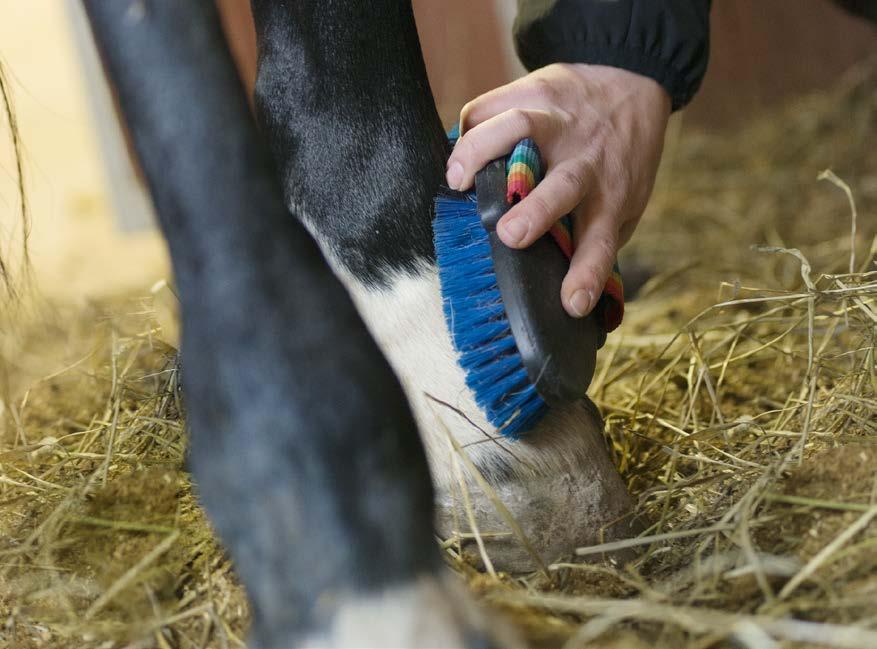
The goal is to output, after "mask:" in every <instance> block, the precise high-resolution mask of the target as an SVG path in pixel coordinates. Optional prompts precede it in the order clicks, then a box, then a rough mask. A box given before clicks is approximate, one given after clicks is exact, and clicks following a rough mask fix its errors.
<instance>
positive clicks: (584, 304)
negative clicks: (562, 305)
mask: <svg viewBox="0 0 877 649" xmlns="http://www.w3.org/2000/svg"><path fill="white" fill-rule="evenodd" d="M593 302H594V294H593V293H591V291H586V290H585V289H583V288H580V289H579V290H577V291H576V292H575V293H573V294H572V295H571V296H570V298H569V307H570V309H571V310H572V312H573V314H574V315H575V316H576V317H577V318H581V317H582V316H585V315H587V314H588V313H590V311H591V304H592V303H593Z"/></svg>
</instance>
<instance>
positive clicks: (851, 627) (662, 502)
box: [0, 65, 877, 649]
mask: <svg viewBox="0 0 877 649" xmlns="http://www.w3.org/2000/svg"><path fill="white" fill-rule="evenodd" d="M875 136H877V65H865V66H863V67H861V68H860V69H858V70H856V71H854V72H853V73H852V74H851V75H849V76H848V77H846V78H844V79H843V80H840V81H839V83H838V86H837V88H835V89H833V90H832V91H831V92H829V93H826V94H824V95H820V96H815V97H812V98H809V99H806V100H803V101H801V102H799V103H797V104H795V105H794V106H790V107H789V108H788V109H786V110H783V111H779V112H776V113H774V114H771V115H768V116H765V117H764V118H763V119H760V120H758V121H757V122H756V123H753V124H751V125H750V126H748V127H747V128H745V129H743V130H741V131H739V132H734V133H728V134H724V135H707V134H702V133H695V132H690V131H688V130H686V129H685V128H684V126H682V125H680V124H679V123H678V122H677V123H676V125H675V127H674V132H673V133H671V136H670V140H669V143H668V151H667V155H666V161H665V165H664V167H663V170H662V173H661V176H660V178H659V183H658V187H657V190H656V196H655V200H654V201H653V204H652V206H651V208H650V211H649V214H648V215H647V217H646V218H645V219H644V221H643V223H642V226H641V228H640V230H639V232H638V236H637V238H636V240H635V242H634V243H632V244H631V246H630V249H629V250H628V251H627V252H626V256H633V255H635V256H636V258H637V260H638V261H639V263H644V264H646V265H648V266H649V267H650V268H651V269H652V270H653V273H654V275H653V277H652V279H651V280H650V281H649V282H648V283H647V284H646V285H645V287H644V289H643V291H642V294H641V296H640V297H639V299H637V300H636V301H634V302H632V303H631V304H630V305H629V308H628V313H627V317H626V321H625V323H624V325H623V326H622V328H621V329H620V330H619V331H618V332H617V333H615V334H613V335H612V336H611V337H610V339H609V342H608V343H607V346H606V347H605V348H604V350H603V351H602V352H601V358H600V367H599V368H598V372H597V375H596V378H595V381H594V384H593V385H592V389H591V393H592V396H593V398H594V400H595V402H596V403H597V404H598V406H599V407H600V408H601V410H602V412H603V414H604V417H605V419H606V440H607V445H608V446H609V448H610V449H611V451H612V453H613V457H614V458H615V461H616V463H617V465H618V467H619V469H620V471H621V472H622V474H623V475H624V477H625V479H626V480H627V482H628V484H629V486H630V489H631V491H632V493H633V494H634V495H635V497H636V498H637V502H638V505H637V508H638V512H639V513H640V514H641V515H642V516H643V517H644V518H645V519H647V520H648V521H650V522H651V523H652V524H651V526H650V527H649V529H647V530H646V531H645V533H644V536H643V537H642V538H640V539H636V540H632V541H631V542H630V544H629V545H630V546H631V547H634V548H636V549H637V551H638V555H637V558H636V559H635V560H634V561H632V562H630V563H629V564H626V565H619V564H616V563H612V562H611V561H603V560H602V557H603V554H604V553H605V552H606V551H608V550H610V549H612V548H605V547H598V548H583V549H581V550H580V553H579V556H578V557H577V559H576V560H575V561H572V562H564V563H562V564H555V565H552V566H551V568H550V570H549V573H548V574H547V575H543V574H535V575H531V576H528V577H526V578H521V579H519V578H511V577H508V576H504V575H500V576H498V577H497V578H494V577H490V576H487V575H484V574H481V573H479V572H478V571H476V570H475V569H474V568H472V567H471V566H468V565H465V564H463V563H461V562H460V561H458V560H457V559H456V557H457V556H458V551H459V547H458V544H457V543H455V542H453V540H452V542H451V543H448V544H446V547H445V553H446V556H447V559H448V563H449V564H450V565H451V566H452V567H453V568H454V569H455V570H457V571H458V572H459V573H460V575H461V576H462V577H463V578H464V579H466V580H467V581H468V582H469V583H470V585H471V586H472V588H473V589H474V590H475V591H476V592H477V593H478V594H479V597H480V598H481V599H482V600H483V601H485V602H486V603H488V604H489V605H490V606H491V607H493V608H494V609H495V610H497V611H498V612H499V614H500V615H503V616H505V617H506V618H507V619H509V620H511V621H512V623H513V624H515V625H516V626H518V628H520V629H521V631H522V633H523V634H524V635H525V636H526V637H527V638H528V640H529V642H530V643H531V645H532V646H539V647H565V648H567V649H572V648H574V647H600V648H601V649H602V648H605V649H609V648H622V647H624V648H633V649H637V648H640V647H666V648H668V649H670V648H673V649H676V648H689V647H690V648H700V649H706V648H707V647H732V646H733V647H739V646H742V647H752V648H762V647H764V648H768V647H798V646H801V647H803V646H808V647H809V646H819V647H861V648H863V649H864V648H871V647H875V646H877V603H875V602H877V524H875V523H874V522H873V519H874V518H875V517H877V447H875V445H874V443H875V440H877V416H875V414H877V369H875V337H877V267H875V264H874V255H875V252H877V248H875V244H874V236H875V233H877V219H875V214H877V149H875V147H873V141H874V138H875ZM826 169H831V170H832V172H833V173H832V174H822V179H821V180H819V179H818V176H819V174H820V172H823V171H824V170H826ZM847 187H848V188H849V190H850V192H849V195H848V194H847V192H846V188H847ZM851 199H852V200H854V205H851ZM92 204H94V203H92ZM101 209H104V208H101ZM853 214H855V218H853V216H852V215H853ZM95 218H98V217H95ZM86 220H87V219H86ZM854 226H855V227H854ZM79 240H80V241H82V246H81V247H80V248H79V253H78V254H79V256H80V258H83V259H86V258H88V257H89V256H90V255H101V254H104V253H102V252H100V250H99V248H101V247H102V246H106V245H112V244H113V242H112V241H108V240H107V239H106V237H105V236H102V237H97V238H96V240H95V241H88V240H87V239H79ZM119 245H125V244H122V243H120V244H119ZM753 245H761V246H763V247H762V248H761V249H758V250H754V249H753V248H752V246H753ZM151 246H159V244H157V243H155V242H154V241H153V240H150V242H149V243H148V244H146V247H151ZM154 250H155V251H156V253H155V254H157V255H159V258H161V254H162V253H161V251H160V247H159V248H156V249H154ZM117 252H118V250H116V253H117ZM116 253H112V254H116ZM144 254H145V253H144ZM150 258H151V257H150ZM83 263H88V262H83ZM144 263H156V262H144ZM162 263H163V262H161V261H159V262H157V263H156V268H158V269H160V268H161V265H162ZM74 266H75V265H74ZM76 268H77V269H78V271H81V268H79V267H76ZM53 272H54V271H53ZM71 272H73V271H71ZM101 272H102V273H103V274H106V270H105V268H104V269H103V270H102V271H101ZM157 272H158V271H157ZM58 273H59V274H63V273H61V271H58ZM37 275H38V279H43V280H44V278H40V277H39V275H40V273H39V272H38V273H37ZM76 276H78V275H76ZM147 276H148V275H147ZM155 278H156V279H157V277H155ZM98 279H101V278H100V277H98ZM93 280H94V278H92V281H93ZM144 280H145V277H140V278H139V280H138V281H140V282H141V283H140V284H138V286H140V290H132V288H131V287H130V286H125V285H122V286H119V287H118V288H117V290H115V291H108V292H106V293H103V294H98V295H94V294H93V295H92V297H91V298H90V299H87V300H84V299H75V300H73V299H70V300H67V299H65V298H64V292H63V291H58V290H52V291H44V292H43V293H42V294H41V295H40V294H37V297H35V298H33V299H32V300H29V301H28V302H27V303H26V304H25V305H23V306H20V307H18V308H17V309H15V311H14V312H7V313H5V315H4V323H3V325H4V326H3V328H2V330H0V354H2V360H3V372H2V375H0V378H2V381H0V388H2V392H0V396H2V402H0V405H2V420H0V421H2V424H0V426H2V428H0V647H6V646H8V647H16V648H21V649H30V648H31V647H46V648H58V649H67V648H73V647H77V648H88V649H90V648H94V649H97V648H101V649H111V648H115V647H132V648H133V647H143V648H146V647H159V648H162V649H164V648H167V647H185V648H188V647H217V648H223V649H224V648H225V647H240V646H243V638H244V637H245V634H246V627H247V621H248V612H247V606H246V600H245V596H244V593H243V591H242V589H241V587H240V586H239V585H238V584H237V582H236V581H235V578H234V574H233V571H232V568H231V566H230V564H229V562H228V560H227V559H226V557H225V556H224V554H223V552H222V548H221V547H220V546H219V545H218V543H217V542H216V540H215V539H214V537H213V536H212V534H211V531H210V528H209V526H208V524H207V522H206V520H205V518H204V516H203V514H202V513H201V511H200V510H199V508H198V506H197V502H196V495H195V494H194V493H193V490H192V486H191V484H190V482H189V478H188V474H187V472H186V468H185V447H186V436H185V430H184V420H183V406H182V403H181V395H180V393H179V389H178V384H177V381H178V368H177V366H176V354H175V350H174V349H173V347H171V346H170V345H169V344H168V343H167V342H166V341H167V340H168V339H171V340H172V338H173V336H168V335H167V334H166V333H162V330H161V327H160V325H159V322H160V321H161V322H167V317H166V314H163V312H164V310H163V309H162V310H160V311H161V312H157V311H156V308H155V303H154V299H153V296H152V295H150V294H149V291H148V288H149V283H143V282H144ZM62 285H63V284H62ZM53 286H55V287H57V286H58V284H57V283H55V284H53ZM77 295H78V293H77ZM163 296H164V297H163V298H162V299H165V300H166V299H167V295H166V294H163Z"/></svg>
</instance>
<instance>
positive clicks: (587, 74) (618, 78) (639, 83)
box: [560, 63, 673, 120]
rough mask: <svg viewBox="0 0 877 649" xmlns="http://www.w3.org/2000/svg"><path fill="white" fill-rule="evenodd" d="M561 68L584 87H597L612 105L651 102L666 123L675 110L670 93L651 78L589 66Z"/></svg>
mask: <svg viewBox="0 0 877 649" xmlns="http://www.w3.org/2000/svg"><path fill="white" fill-rule="evenodd" d="M560 65H562V66H564V67H565V68H567V69H568V70H569V71H570V72H571V73H572V74H574V75H575V76H576V77H577V78H579V79H580V80H581V81H582V82H583V83H586V84H589V85H592V86H593V85H596V86H597V87H598V88H599V90H600V92H601V93H602V94H604V95H605V96H606V97H607V98H609V99H610V100H611V103H612V104H615V103H616V102H622V101H627V100H630V99H634V100H636V101H637V102H647V103H648V104H649V105H650V106H652V107H654V109H655V110H656V111H657V112H658V114H659V115H660V116H661V117H662V118H663V119H665V120H666V119H669V117H670V113H671V112H672V107H673V102H672V98H671V97H670V93H669V92H667V89H666V88H664V86H662V85H661V84H660V83H658V82H657V81H655V80H654V79H652V78H651V77H647V76H645V75H643V74H639V73H637V72H631V71H630V70H625V69H624V68H616V67H613V66H609V65H591V64H589V63H562V64H560Z"/></svg>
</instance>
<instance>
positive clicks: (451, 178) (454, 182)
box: [447, 162, 463, 189]
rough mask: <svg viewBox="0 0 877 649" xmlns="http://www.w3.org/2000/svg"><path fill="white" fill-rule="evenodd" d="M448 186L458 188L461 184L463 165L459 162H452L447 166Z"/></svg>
mask: <svg viewBox="0 0 877 649" xmlns="http://www.w3.org/2000/svg"><path fill="white" fill-rule="evenodd" d="M447 179H448V187H450V188H451V189H460V185H462V184H463V165H461V164H460V163H459V162H452V163H451V166H450V167H448V174H447Z"/></svg>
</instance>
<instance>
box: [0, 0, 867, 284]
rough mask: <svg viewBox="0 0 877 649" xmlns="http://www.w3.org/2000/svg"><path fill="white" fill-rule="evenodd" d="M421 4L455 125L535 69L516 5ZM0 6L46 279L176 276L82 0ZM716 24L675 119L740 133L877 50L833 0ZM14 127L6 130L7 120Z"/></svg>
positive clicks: (244, 42) (250, 47)
mask: <svg viewBox="0 0 877 649" xmlns="http://www.w3.org/2000/svg"><path fill="white" fill-rule="evenodd" d="M216 1H217V4H218V6H219V8H220V10H221V12H222V16H223V20H224V23H225V26H226V29H227V33H228V35H229V41H230V45H231V49H232V51H233V53H234V55H235V58H236V61H237V63H238V65H239V69H240V73H241V78H242V80H243V82H244V84H245V85H246V87H247V88H252V84H253V79H254V75H255V61H256V55H255V38H254V34H253V27H252V21H251V17H250V13H249V3H248V0H216ZM414 5H415V11H416V15H417V20H418V27H419V29H420V31H421V38H422V42H423V47H424V52H425V57H426V61H427V67H428V69H429V74H430V80H431V83H432V88H433V92H434V94H435V96H436V101H437V105H438V107H439V112H440V114H441V116H442V119H443V120H444V122H445V123H452V122H453V121H454V120H455V116H456V115H457V113H458V111H459V109H460V107H461V106H462V105H463V104H464V103H465V102H466V101H467V100H469V99H471V98H472V97H475V96H477V95H478V94H479V93H481V92H483V91H486V90H489V89H490V88H493V87H496V86H498V85H500V84H502V83H505V82H507V81H509V80H511V79H513V78H515V77H516V76H519V75H521V74H522V73H523V69H522V68H521V66H520V64H519V63H518V62H517V59H516V57H515V55H514V51H513V47H512V44H511V39H510V32H511V23H512V21H513V20H514V13H515V7H514V2H513V0H483V1H479V2H471V1H468V0H446V1H443V2H437V1H435V0H415V2H414ZM0 11H2V20H0V59H2V62H3V64H4V66H5V69H6V74H7V76H8V79H7V81H8V87H9V91H10V94H11V95H12V99H13V101H14V108H15V113H16V117H17V120H18V128H19V131H20V137H21V142H22V145H23V148H24V170H25V176H26V190H27V196H28V200H29V202H30V210H31V214H32V217H33V233H32V237H31V250H32V259H33V267H34V270H35V273H36V276H37V278H38V280H39V285H40V287H41V288H42V290H43V291H44V292H45V293H46V294H47V295H49V296H50V297H51V296H59V297H64V298H65V299H68V300H73V301H78V300H82V299H90V298H100V297H102V296H109V295H117V294H120V293H127V292H130V291H144V290H146V289H147V288H148V287H149V286H150V285H151V284H152V283H153V282H154V281H155V280H157V279H159V278H161V277H163V276H165V275H166V274H167V259H166V255H165V252H164V247H163V244H162V243H161V241H160V240H159V238H158V236H157V234H156V233H155V231H154V229H153V228H152V226H151V216H150V208H149V203H148V200H147V199H146V197H145V195H144V194H143V192H142V187H141V186H140V184H139V182H138V180H137V175H136V172H135V171H133V167H132V165H131V164H130V158H129V156H128V152H127V149H126V145H125V140H124V137H123V136H122V135H121V131H120V130H119V128H118V124H117V122H116V120H115V118H114V109H113V106H112V100H111V99H110V95H109V94H108V92H107V90H106V88H105V87H104V85H103V80H102V77H101V74H100V69H99V64H98V62H97V59H96V57H95V53H94V51H93V46H92V44H91V42H90V41H89V38H88V31H87V27H86V26H85V24H84V22H83V19H82V16H81V15H80V13H79V8H78V4H77V3H76V2H74V1H73V0H28V2H21V1H20V0H0ZM712 24H713V27H712V29H713V45H712V60H711V63H710V68H709V72H708V74H707V77H706V80H705V82H704V86H703V90H702V92H701V93H700V95H699V96H698V97H697V98H696V99H695V101H694V102H693V104H692V105H691V106H690V108H689V109H688V110H687V111H685V114H684V116H678V117H677V118H676V120H677V121H680V120H681V121H683V122H684V126H682V125H677V126H676V127H675V128H677V129H679V128H682V129H683V132H687V131H688V130H690V129H710V130H718V129H723V130H728V129H732V130H733V129H739V128H741V127H742V126H743V125H745V124H746V123H747V122H748V121H749V120H751V119H752V118H753V117H754V116H756V115H758V114H759V113H760V112H762V111H764V110H765V109H768V108H770V107H772V106H776V105H777V104H780V103H783V102H789V101H794V99H795V98H796V97H798V96H800V95H802V94H805V93H809V92H812V91H814V90H819V89H821V88H825V87H827V86H829V85H831V84H832V83H834V82H835V81H836V80H837V79H838V78H839V77H840V76H841V75H842V74H843V73H844V71H845V70H847V69H848V68H849V67H850V66H851V65H853V64H854V63H856V62H857V61H860V60H862V59H863V58H865V57H866V56H868V55H869V54H870V53H873V52H875V51H877V47H875V46H877V31H875V30H874V29H873V28H872V27H871V26H870V25H868V24H867V23H865V22H863V21H860V20H857V19H855V18H852V17H850V16H848V15H847V14H845V13H844V12H843V11H841V10H840V9H838V8H837V7H835V6H834V5H833V4H832V3H830V2H828V1H826V0H796V2H794V3H791V2H788V1H786V0H723V1H722V2H717V3H715V8H714V10H713V23H712ZM0 121H3V122H5V120H0ZM2 130H3V131H4V138H6V133H5V132H6V131H7V126H6V124H5V123H4V124H3V127H2ZM0 168H2V173H0V205H2V208H0V212H2V213H0V228H2V232H3V238H4V244H3V247H4V249H5V250H7V251H12V250H14V249H15V247H16V245H15V243H14V242H15V241H16V239H15V238H14V232H15V231H16V228H17V222H18V206H17V198H16V196H17V192H16V176H15V166H14V159H13V157H12V153H11V147H9V146H7V145H6V143H4V145H3V147H2V153H0ZM7 254H9V253H7Z"/></svg>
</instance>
